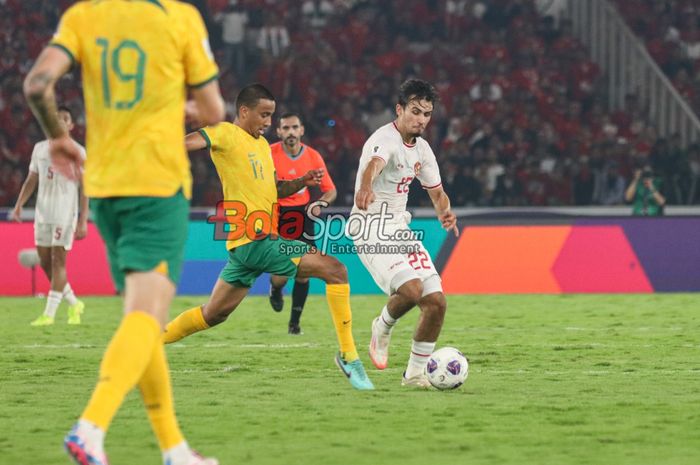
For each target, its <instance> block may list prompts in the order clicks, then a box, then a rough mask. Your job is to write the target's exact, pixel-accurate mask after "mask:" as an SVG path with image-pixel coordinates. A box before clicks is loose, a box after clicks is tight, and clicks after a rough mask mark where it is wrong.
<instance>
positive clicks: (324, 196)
mask: <svg viewBox="0 0 700 465" xmlns="http://www.w3.org/2000/svg"><path fill="white" fill-rule="evenodd" d="M316 167H317V168H318V169H322V170H324V171H325V172H326V176H324V177H323V179H322V180H321V185H320V187H321V197H320V198H319V199H318V200H316V201H315V202H313V203H312V204H311V205H310V208H311V213H312V214H313V216H315V217H318V216H320V215H321V207H324V208H325V207H327V206H329V205H330V204H332V203H333V202H334V201H335V199H336V198H338V190H337V189H336V188H335V183H334V182H333V178H331V175H330V173H329V172H328V169H327V168H326V162H325V161H323V157H321V155H320V154H318V153H317V154H316Z"/></svg>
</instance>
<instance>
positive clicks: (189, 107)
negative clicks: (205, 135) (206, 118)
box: [185, 100, 203, 129]
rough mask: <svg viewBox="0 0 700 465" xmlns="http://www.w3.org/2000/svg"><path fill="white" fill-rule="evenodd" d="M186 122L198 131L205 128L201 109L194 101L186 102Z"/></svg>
mask: <svg viewBox="0 0 700 465" xmlns="http://www.w3.org/2000/svg"><path fill="white" fill-rule="evenodd" d="M185 122H186V123H187V124H189V125H190V126H192V127H194V128H197V129H198V128H201V127H202V126H203V124H202V122H201V119H200V117H199V107H198V106H197V102H195V101H194V100H188V101H187V102H185Z"/></svg>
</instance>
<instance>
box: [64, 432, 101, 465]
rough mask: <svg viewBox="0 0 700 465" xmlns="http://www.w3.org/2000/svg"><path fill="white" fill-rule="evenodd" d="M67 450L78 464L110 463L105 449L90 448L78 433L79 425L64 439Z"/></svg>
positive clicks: (99, 464)
mask: <svg viewBox="0 0 700 465" xmlns="http://www.w3.org/2000/svg"><path fill="white" fill-rule="evenodd" d="M63 446H64V447H65V448H66V452H68V455H70V457H71V458H72V459H73V461H74V462H75V463H77V464H78V465H109V461H108V460H107V455H105V453H104V451H94V450H89V448H88V447H87V446H86V444H85V441H84V440H83V439H82V438H81V437H80V435H79V434H78V428H77V426H74V427H73V429H72V430H71V431H70V433H68V435H67V436H66V437H65V439H64V440H63Z"/></svg>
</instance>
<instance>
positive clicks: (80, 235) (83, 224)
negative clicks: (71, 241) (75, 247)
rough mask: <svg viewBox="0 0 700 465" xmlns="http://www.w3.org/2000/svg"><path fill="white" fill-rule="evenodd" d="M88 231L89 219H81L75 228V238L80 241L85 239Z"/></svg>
mask: <svg viewBox="0 0 700 465" xmlns="http://www.w3.org/2000/svg"><path fill="white" fill-rule="evenodd" d="M87 233H88V225H87V221H79V222H78V226H77V227H76V228H75V234H74V235H73V237H74V238H75V240H76V241H79V240H81V239H85V238H86V237H87Z"/></svg>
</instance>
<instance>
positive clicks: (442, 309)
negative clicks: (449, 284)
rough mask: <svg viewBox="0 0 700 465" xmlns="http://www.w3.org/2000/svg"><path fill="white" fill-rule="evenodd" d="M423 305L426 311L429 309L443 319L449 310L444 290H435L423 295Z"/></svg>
mask: <svg viewBox="0 0 700 465" xmlns="http://www.w3.org/2000/svg"><path fill="white" fill-rule="evenodd" d="M421 306H422V307H423V308H424V311H428V312H430V313H431V314H433V315H434V316H435V317H438V318H441V319H442V318H444V316H445V313H446V312H447V301H446V300H445V294H443V293H442V292H435V293H433V294H430V295H427V296H425V297H423V299H422V301H421Z"/></svg>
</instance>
